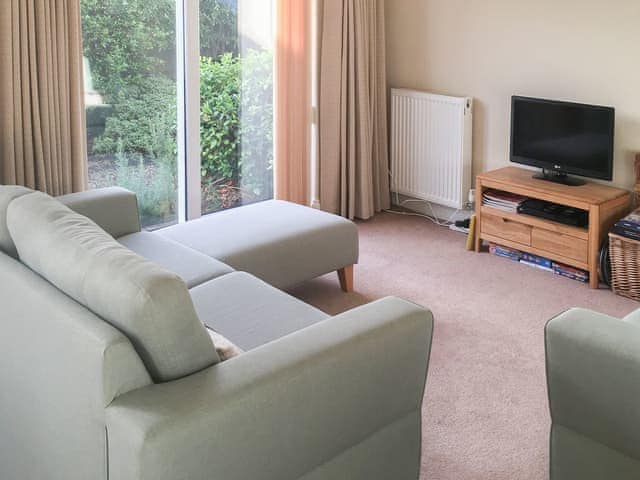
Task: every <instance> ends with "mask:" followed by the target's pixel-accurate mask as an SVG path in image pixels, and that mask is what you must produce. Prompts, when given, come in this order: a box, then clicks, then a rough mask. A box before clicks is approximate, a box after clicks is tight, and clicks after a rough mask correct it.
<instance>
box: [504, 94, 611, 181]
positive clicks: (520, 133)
mask: <svg viewBox="0 0 640 480" xmlns="http://www.w3.org/2000/svg"><path fill="white" fill-rule="evenodd" d="M614 118H615V111H614V109H613V108H611V107H601V106H596V105H584V104H578V103H568V102H559V101H552V100H543V99H538V98H527V97H517V96H514V97H512V102H511V161H512V162H516V163H521V164H525V165H532V166H535V167H540V168H543V169H545V170H549V171H554V172H556V173H558V174H575V175H580V176H584V177H592V178H600V179H604V180H611V179H612V173H613V132H614V121H615V120H614Z"/></svg>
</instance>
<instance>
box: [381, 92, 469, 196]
mask: <svg viewBox="0 0 640 480" xmlns="http://www.w3.org/2000/svg"><path fill="white" fill-rule="evenodd" d="M472 104H473V100H472V99H471V98H465V97H445V96H442V95H434V94H431V93H425V92H418V91H413V90H404V89H395V88H394V89H392V90H391V129H390V130H391V132H390V133H391V191H392V192H397V193H399V194H402V195H407V196H409V197H413V198H418V199H421V200H427V201H429V202H433V203H437V204H439V205H445V206H447V207H452V208H463V206H464V205H465V203H466V201H467V199H468V192H469V189H470V188H471V148H472V143H471V137H472V133H471V130H472V113H473V105H472Z"/></svg>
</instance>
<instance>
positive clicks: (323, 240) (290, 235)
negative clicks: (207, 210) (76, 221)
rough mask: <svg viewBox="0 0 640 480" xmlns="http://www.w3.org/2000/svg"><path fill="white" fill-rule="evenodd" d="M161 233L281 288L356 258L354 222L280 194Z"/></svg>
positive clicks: (343, 265)
mask: <svg viewBox="0 0 640 480" xmlns="http://www.w3.org/2000/svg"><path fill="white" fill-rule="evenodd" d="M158 233H159V234H161V235H164V236H165V237H167V238H170V239H172V240H175V241H176V242H179V243H182V244H184V245H186V246H188V247H191V248H193V249H195V250H198V251H200V252H202V253H204V254H206V255H209V256H211V257H213V258H217V259H218V260H220V261H222V262H224V263H226V264H228V265H230V266H231V267H233V268H235V269H236V270H242V271H245V272H249V273H252V274H253V275H255V276H257V277H259V278H261V279H262V280H264V281H266V282H267V283H270V284H271V285H274V286H276V287H278V288H285V287H289V286H292V285H295V284H296V283H300V282H303V281H305V280H309V279H311V278H314V277H317V276H319V275H324V274H325V273H329V272H331V271H333V270H338V269H340V268H343V267H346V266H349V265H353V264H355V263H357V261H358V230H357V227H356V226H355V224H354V223H353V222H350V221H349V220H346V219H344V218H342V217H339V216H337V215H332V214H329V213H326V212H322V211H319V210H316V209H313V208H309V207H303V206H301V205H296V204H294V203H289V202H283V201H279V200H269V201H266V202H260V203H254V204H252V205H245V206H243V207H238V208H233V209H230V210H225V211H221V212H217V213H214V214H211V215H207V216H205V217H202V218H201V219H198V220H194V221H191V222H187V223H183V224H179V225H174V226H171V227H168V228H165V229H162V230H160V231H158Z"/></svg>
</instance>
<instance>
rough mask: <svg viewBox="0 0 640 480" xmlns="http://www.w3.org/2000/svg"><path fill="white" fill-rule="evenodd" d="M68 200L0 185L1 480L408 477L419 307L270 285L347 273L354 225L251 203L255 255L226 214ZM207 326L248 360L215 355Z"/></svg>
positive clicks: (422, 323)
mask: <svg viewBox="0 0 640 480" xmlns="http://www.w3.org/2000/svg"><path fill="white" fill-rule="evenodd" d="M60 200H62V201H60ZM60 200H56V199H53V198H51V197H48V196H46V195H44V194H41V193H33V192H30V191H28V190H26V189H22V188H20V187H7V186H0V285H1V289H0V309H1V310H0V311H1V312H2V321H3V327H4V328H3V335H0V355H1V357H0V361H1V364H2V366H3V368H1V369H0V385H2V388H1V389H0V419H1V424H2V428H0V478H3V479H4V478H6V479H41V478H47V479H65V480H74V479H118V480H125V479H127V480H128V479H149V480H151V479H153V480H165V479H166V480H170V479H171V480H175V479H189V480H191V479H193V480H198V479H203V480H204V479H207V480H212V479H221V480H230V479H249V478H251V479H267V480H270V479H273V480H276V479H277V480H284V479H305V480H315V479H326V478H331V479H356V480H357V479H390V478H393V479H415V478H417V477H418V471H419V465H420V441H421V440H420V439H421V405H422V397H423V391H424V385H425V378H426V372H427V367H428V359H429V352H430V345H431V335H432V328H433V319H432V316H431V314H430V312H429V311H427V310H425V309H423V308H421V307H419V306H417V305H414V304H411V303H409V302H406V301H403V300H400V299H397V298H386V299H382V300H379V301H376V302H373V303H371V304H368V305H365V306H363V307H360V308H357V309H354V310H351V311H349V312H346V313H343V314H341V315H338V316H335V317H330V316H328V315H326V314H324V313H323V312H321V311H319V310H317V309H316V308H314V307H311V306H310V305H307V304H305V303H303V302H301V301H299V300H297V299H295V298H293V297H291V296H289V295H288V294H286V293H284V292H282V291H281V290H279V289H277V288H275V287H274V285H277V286H279V287H282V286H287V285H290V284H292V283H295V282H298V281H301V280H304V279H306V278H310V277H311V276H315V275H319V274H322V273H326V272H327V271H331V270H334V269H339V268H342V267H343V266H347V265H349V264H350V263H349V262H351V263H355V261H357V232H356V244H355V251H354V246H353V243H351V244H349V243H348V242H349V241H350V239H352V235H353V232H354V231H355V227H353V226H352V224H350V222H347V221H346V220H343V219H338V218H337V217H333V216H330V215H327V214H324V213H322V212H316V211H311V212H309V211H307V209H305V208H304V207H299V206H291V205H289V204H286V203H284V204H283V203H282V202H268V203H267V204H266V205H258V206H252V207H251V208H253V209H254V211H253V212H251V211H249V212H247V210H242V209H243V208H247V209H248V208H249V207H242V208H241V209H238V210H236V213H235V215H237V217H234V218H233V220H232V221H231V223H232V224H235V227H233V228H234V229H237V230H234V231H233V232H232V233H233V235H235V236H238V238H240V240H242V238H243V233H244V235H249V236H251V235H253V236H254V245H255V246H256V247H255V249H253V250H251V251H250V250H248V247H247V245H248V243H247V242H244V243H243V242H242V241H241V242H239V243H238V244H237V245H233V244H231V243H229V244H226V245H224V244H223V240H222V237H220V238H218V237H216V236H215V235H214V234H215V231H216V229H218V228H223V227H221V225H223V224H225V222H224V221H223V220H224V218H225V215H230V214H231V213H233V212H229V213H225V214H224V215H221V216H220V217H216V215H218V214H216V215H213V216H212V217H213V218H212V219H208V218H205V219H203V220H200V221H198V222H193V224H189V223H187V224H184V225H182V226H178V227H174V228H171V229H168V230H166V231H163V232H159V233H150V232H142V231H140V227H139V223H138V216H137V207H136V200H135V196H134V195H133V194H131V193H130V192H126V191H124V190H121V189H107V190H103V191H94V192H87V193H85V194H75V195H72V196H69V197H65V198H61V199H60ZM65 204H66V206H65ZM68 207H70V208H68ZM299 209H303V210H299ZM284 210H287V212H285V211H284ZM309 210H310V209H309ZM278 211H282V212H283V213H282V214H280V213H278ZM292 212H293V213H292ZM318 214H319V215H320V216H318ZM243 215H244V217H243ZM292 215H293V216H294V217H296V218H297V219H298V221H299V222H301V223H303V224H304V225H303V227H302V230H301V232H302V233H300V236H299V241H298V242H297V243H296V242H295V241H292V240H290V239H289V237H290V236H292V235H294V234H293V233H291V232H295V226H294V225H291V224H289V222H290V221H291V220H290V219H291V218H292ZM325 215H326V216H325ZM269 216H271V219H270V218H268V217H269ZM239 218H244V220H247V221H248V220H250V219H252V218H253V219H255V218H262V219H263V221H262V222H258V223H255V224H250V225H248V226H247V225H244V224H243V222H241V221H239V220H238V219H239ZM285 219H286V221H285ZM226 221H227V222H229V221H230V220H229V219H227V220H226ZM279 222H280V223H279ZM227 225H228V223H227ZM269 225H271V226H272V227H273V228H276V230H277V232H279V233H274V232H271V233H270V234H268V235H267V234H265V235H264V236H262V233H261V232H266V231H268V230H269V229H268V227H269ZM179 227H182V229H181V228H179ZM183 229H184V230H183ZM241 232H243V233H241ZM287 232H289V233H288V234H286V233H287ZM258 235H260V238H256V236H258ZM206 236H208V240H207V241H205V240H206V239H205V237H206ZM294 236H295V235H294ZM316 237H319V238H320V239H321V240H322V241H321V242H318V241H317V240H318V239H317V238H316ZM225 238H226V237H225ZM326 243H331V244H332V246H333V248H326V245H324V244H326ZM283 245H284V247H283ZM301 247H303V249H304V250H305V251H307V252H309V251H312V252H315V256H313V255H312V257H313V258H309V259H308V263H309V268H308V269H306V270H305V269H304V268H303V266H302V265H299V264H300V263H301V262H302V261H303V259H302V258H301V257H299V256H296V255H299V254H298V253H297V252H299V251H301V250H302V248H301ZM339 247H340V248H339ZM342 247H344V248H342ZM243 249H244V250H243ZM135 252H138V253H135ZM242 252H244V254H245V255H246V257H244V256H243V253H242ZM256 252H258V253H256ZM354 252H355V258H354ZM216 255H218V256H219V257H218V258H216ZM322 255H324V256H325V260H321V259H319V258H318V257H321V256H322ZM144 257H146V258H144ZM269 258H271V259H272V260H273V259H274V258H275V259H276V261H275V262H273V261H272V262H267V261H265V260H266V259H269ZM305 258H306V257H305ZM247 259H249V260H247ZM251 259H253V260H251ZM223 260H226V262H225V261H223ZM234 267H235V268H234ZM237 268H242V269H244V270H245V271H237ZM327 269H328V270H327ZM252 270H253V272H252ZM247 271H248V272H252V273H254V274H255V275H259V276H260V277H262V279H260V278H258V277H257V276H255V275H252V274H251V273H247ZM205 325H206V326H208V327H210V328H212V329H214V330H216V331H217V332H218V333H220V334H222V335H224V336H225V337H227V338H228V339H229V340H231V341H232V342H233V343H235V344H236V345H237V346H238V347H240V349H242V350H244V352H243V353H241V354H239V355H237V356H235V357H233V358H231V359H230V360H226V361H220V357H219V355H218V353H217V351H216V349H215V345H214V344H213V342H212V340H211V337H210V336H209V335H208V334H207V331H206V328H205Z"/></svg>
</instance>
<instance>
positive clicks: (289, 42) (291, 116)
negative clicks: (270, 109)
mask: <svg viewBox="0 0 640 480" xmlns="http://www.w3.org/2000/svg"><path fill="white" fill-rule="evenodd" d="M310 3H311V2H310V0H278V2H277V20H276V55H275V65H276V67H275V69H276V72H275V102H274V103H275V161H274V186H275V197H276V198H278V199H281V200H289V201H292V202H297V203H301V204H304V205H308V204H309V203H310V193H309V132H310V122H311V97H310V83H311V60H310V57H311V48H310V40H311V37H310V33H309V27H310V21H311V19H310Z"/></svg>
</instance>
